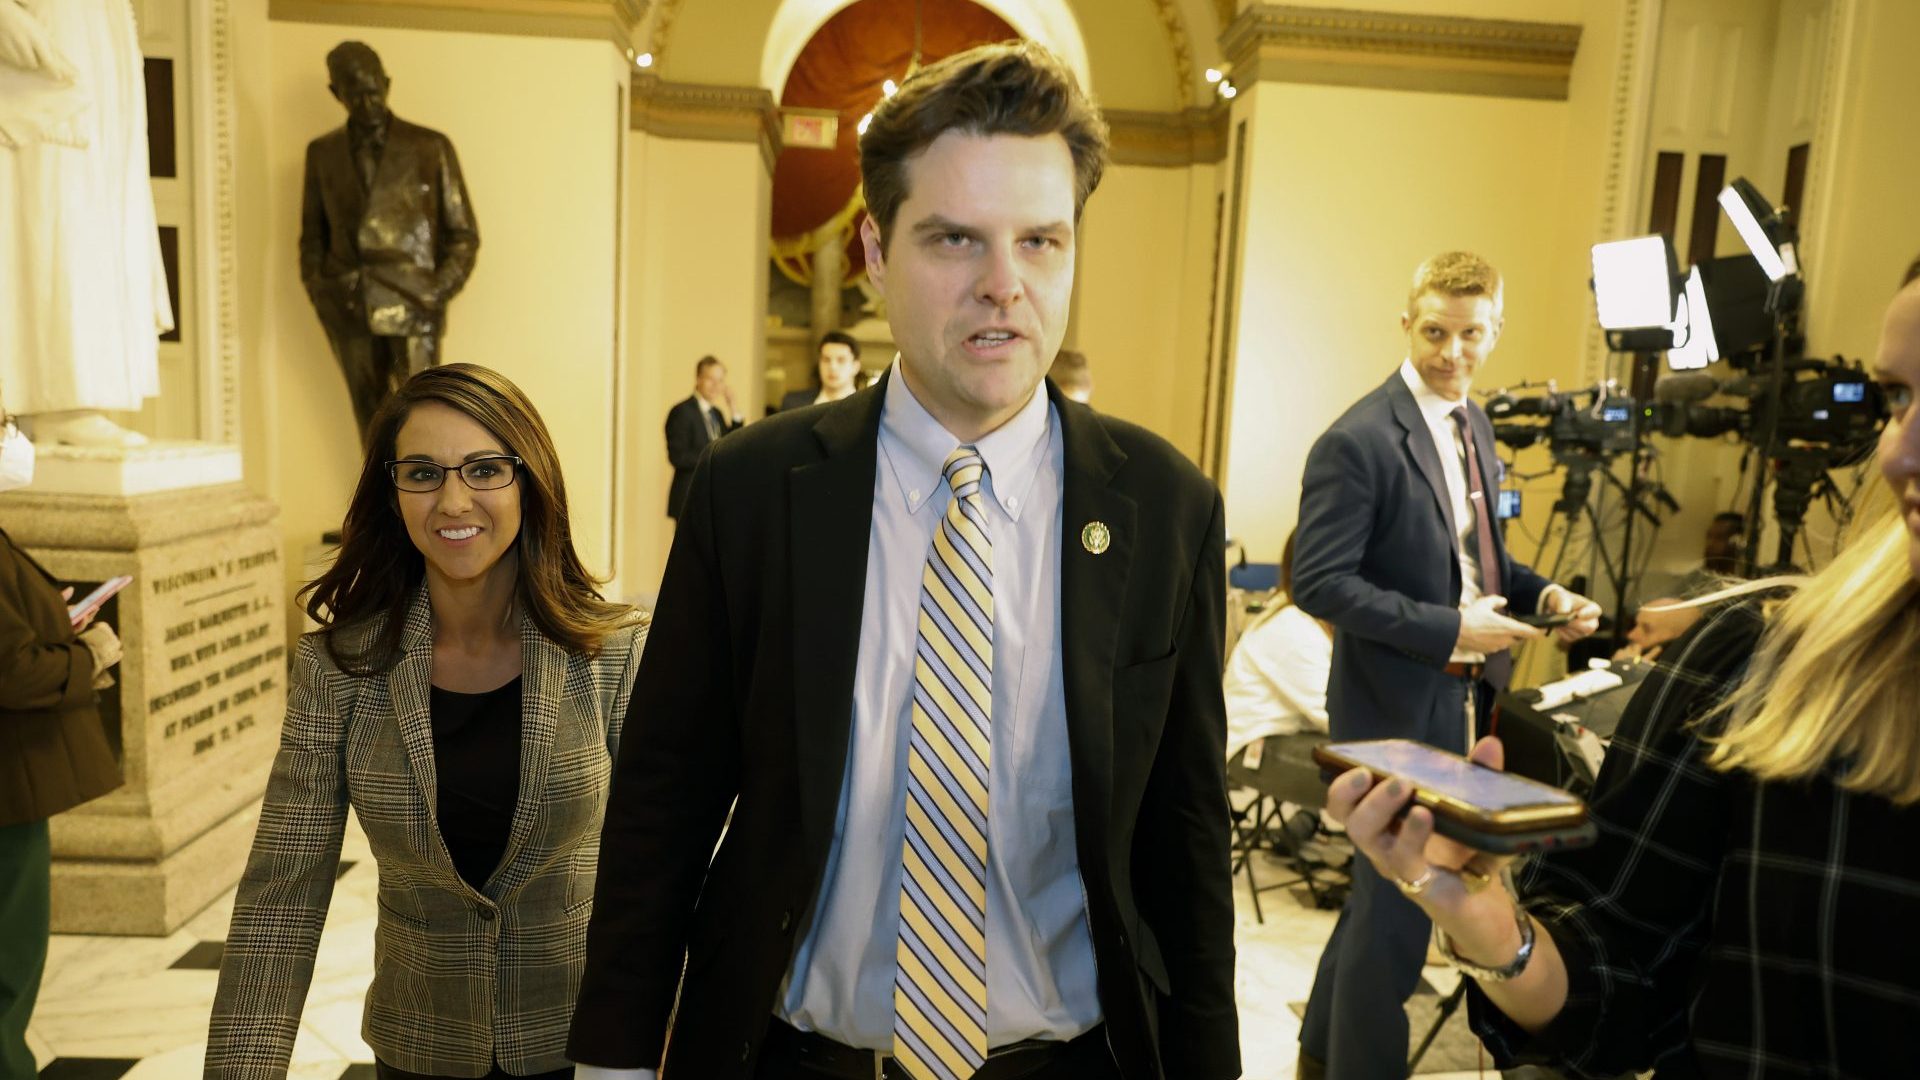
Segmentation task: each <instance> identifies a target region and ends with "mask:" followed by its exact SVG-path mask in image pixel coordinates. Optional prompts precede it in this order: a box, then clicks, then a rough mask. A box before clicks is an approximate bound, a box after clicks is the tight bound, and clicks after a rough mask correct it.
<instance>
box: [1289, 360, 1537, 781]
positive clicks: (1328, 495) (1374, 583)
mask: <svg viewBox="0 0 1920 1080" xmlns="http://www.w3.org/2000/svg"><path fill="white" fill-rule="evenodd" d="M1467 416H1468V422H1469V425H1470V426H1471V427H1472V429H1473V441H1474V452H1475V454H1476V455H1477V457H1478V458H1479V462H1480V472H1481V481H1480V483H1481V489H1482V490H1484V491H1487V492H1493V491H1495V490H1497V489H1498V488H1499V486H1500V479H1499V476H1498V475H1496V474H1495V472H1494V471H1493V466H1494V463H1495V462H1497V461H1498V460H1499V458H1497V457H1496V456H1495V454H1494V445H1493V425H1492V424H1490V423H1489V422H1488V421H1487V414H1486V413H1485V412H1483V411H1481V409H1480V406H1478V405H1475V404H1473V403H1472V402H1469V403H1468V404H1467ZM1457 536H1458V533H1457V531H1456V530H1455V528H1454V524H1453V504H1452V501H1451V499H1449V497H1448V495H1447V485H1446V476H1445V474H1443V473H1442V472H1441V471H1440V455H1439V451H1438V450H1436V449H1435V448H1434V444H1433V436H1432V434H1431V433H1430V429H1429V428H1428V427H1427V424H1426V420H1425V419H1424V418H1422V417H1421V415H1420V407H1419V406H1418V405H1417V404H1416V403H1415V402H1414V398H1413V391H1411V390H1409V389H1408V388H1407V384H1406V382H1405V380H1403V379H1402V378H1401V377H1400V372H1399V371H1398V370H1397V369H1396V370H1395V371H1394V373H1393V374H1392V375H1390V376H1388V378H1387V381H1386V382H1384V383H1382V384H1381V385H1380V386H1379V387H1378V388H1377V389H1375V390H1373V391H1372V392H1370V393H1368V394H1367V396H1365V397H1363V398H1361V399H1360V400H1359V401H1358V402H1357V403H1355V404H1354V406H1353V407H1352V408H1351V409H1348V410H1347V411H1346V413H1345V414H1344V415H1343V416H1341V417H1340V419H1338V420H1336V421H1334V422H1333V426H1332V427H1330V428H1328V429H1327V430H1326V432H1325V433H1324V434H1322V435H1321V436H1320V438H1319V439H1318V440H1317V441H1316V442H1315V443H1314V444H1313V450H1312V452H1311V453H1309V454H1308V455H1307V468H1306V475H1305V477H1304V479H1303V481H1302V486H1301V491H1300V524H1299V531H1298V533H1297V534H1296V535H1295V537H1294V556H1293V597H1294V602H1295V603H1297V604H1299V605H1300V608H1301V610H1303V611H1305V612H1307V613H1308V614H1310V615H1314V616H1317V617H1319V618H1322V619H1325V620H1327V621H1328V622H1330V623H1332V624H1333V628H1334V633H1333V669H1332V671H1331V672H1330V674H1329V676H1328V680H1327V717H1328V721H1329V725H1330V728H1331V733H1332V735H1333V737H1334V738H1335V739H1342V740H1344V739H1385V738H1415V739H1421V740H1423V741H1427V742H1436V743H1439V744H1441V745H1447V746H1452V745H1455V744H1457V743H1458V742H1459V741H1460V739H1459V733H1460V732H1462V731H1463V730H1464V729H1463V727H1462V724H1461V716H1460V704H1459V698H1458V695H1457V694H1455V695H1450V694H1447V693H1446V692H1445V691H1446V689H1447V687H1448V683H1449V677H1448V676H1447V675H1446V673H1445V671H1444V669H1445V667H1446V665H1447V657H1448V656H1449V655H1451V654H1452V652H1453V644H1454V641H1455V640H1456V639H1457V638H1458V637H1459V634H1460V611H1459V599H1460V550H1459V543H1458V540H1457ZM1494 548H1495V552H1496V554H1497V555H1498V557H1499V559H1500V562H1501V567H1502V571H1501V581H1502V582H1503V583H1504V585H1503V587H1504V589H1505V595H1506V597H1507V604H1508V608H1509V610H1512V611H1516V612H1527V611H1533V610H1534V608H1535V606H1536V605H1537V604H1538V603H1539V599H1540V592H1541V590H1542V589H1544V588H1545V587H1546V585H1547V581H1546V579H1545V578H1542V577H1541V576H1540V575H1538V574H1536V573H1534V572H1533V570H1532V569H1530V568H1529V567H1527V566H1525V565H1523V564H1521V563H1519V562H1516V561H1514V559H1513V558H1512V557H1511V556H1510V555H1509V554H1508V553H1507V545H1506V540H1505V538H1504V537H1502V536H1501V533H1500V530H1499V529H1498V528H1497V527H1496V528H1495V530H1494Z"/></svg>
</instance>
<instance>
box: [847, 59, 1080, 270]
mask: <svg viewBox="0 0 1920 1080" xmlns="http://www.w3.org/2000/svg"><path fill="white" fill-rule="evenodd" d="M949 131H962V132H965V133H967V134H969V135H1026V136H1039V135H1059V136H1060V137H1062V138H1064V139H1066V141H1067V149H1068V150H1069V151H1070V152H1071V153H1072V154H1073V213H1074V218H1075V220H1078V219H1079V216H1080V210H1081V208H1083V207H1084V206H1086V205H1087V196H1089V195H1092V194H1093V189H1094V188H1096V187H1098V186H1099V185H1100V174H1101V173H1102V172H1104V171H1105V170H1106V167H1107V122H1106V121H1105V120H1104V119H1102V118H1101V116H1100V110H1099V108H1097V107H1096V106H1095V105H1094V104H1093V102H1092V101H1090V100H1088V98H1087V96H1086V95H1085V94H1084V93H1082V92H1081V90H1080V84H1079V82H1078V81H1077V80H1075V79H1074V77H1073V72H1072V71H1071V70H1070V69H1068V67H1067V66H1066V65H1065V64H1063V63H1061V62H1060V58H1059V57H1057V56H1055V55H1053V53H1051V52H1049V51H1048V50H1047V49H1046V48H1045V47H1044V46H1042V45H1038V44H1036V43H1034V42H1031V41H1009V42H1002V43H1000V44H998V45H981V46H978V47H976V48H972V49H968V50H967V51H965V52H962V53H955V54H954V55H952V56H949V57H947V58H946V59H944V60H940V61H937V62H935V63H932V64H929V65H927V66H926V67H924V68H921V69H920V70H919V71H918V72H916V73H915V74H914V75H913V76H912V77H911V78H909V79H907V81H906V82H905V83H904V84H902V85H901V87H900V92H899V93H897V94H895V95H893V96H892V97H890V98H887V99H886V100H884V101H882V102H881V103H880V105H879V107H878V108H876V109H874V110H873V122H872V123H871V124H869V125H868V126H867V131H866V134H864V135H862V136H860V177H861V180H862V181H863V182H864V184H865V190H866V196H867V214H868V215H869V216H870V217H872V218H873V222H874V224H875V225H877V226H878V227H879V229H880V247H881V249H882V250H885V248H886V246H887V241H888V240H889V239H890V238H891V237H892V235H893V219H894V217H895V215H897V214H898V213H899V212H900V204H902V203H904V202H906V201H907V161H908V159H910V158H912V157H913V156H914V155H916V154H919V153H920V152H922V151H924V150H925V149H926V148H927V147H928V146H930V145H931V144H932V143H933V141H934V140H935V139H937V138H939V137H940V136H942V135H944V134H946V133H947V132H949Z"/></svg>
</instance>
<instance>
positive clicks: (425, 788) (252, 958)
mask: <svg viewBox="0 0 1920 1080" xmlns="http://www.w3.org/2000/svg"><path fill="white" fill-rule="evenodd" d="M341 536H342V539H341V545H340V551H339V555H338V558H337V559H336V561H335V562H334V565H333V567H332V568H331V569H329V570H328V571H327V572H326V573H325V574H324V575H322V576H321V577H320V578H319V579H318V580H316V581H314V582H313V583H312V584H310V585H308V586H307V588H306V589H304V590H302V594H303V596H305V597H306V608H307V612H308V614H309V615H311V616H312V617H313V619H314V621H316V622H317V623H319V624H320V625H321V627H322V629H320V630H318V631H315V632H313V633H310V634H307V635H306V636H305V637H303V638H301V640H300V646H299V650H298V654H297V657H296V659H295V662H294V667H293V676H292V684H291V690H290V694H289V698H288V702H287V717H286V724H285V727H284V729H283V731H282V734H281V744H280V752H279V756H278V757H277V758H276V759H275V761H274V767H273V774H272V778H271V779H270V780H269V782H268V785H267V793H266V802H265V805H264V806H263V808H262V810H261V814H260V826H259V830H258V832H257V833H256V834H255V836H254V842H253V852H252V855H251V857H250V858H249V859H248V861H247V869H246V874H245V876H244V877H243V878H242V879H241V883H240V890H239V895H238V897H237V899H236V900H235V902H234V911H233V925H232V929H231V930H230V932H229V933H228V935H227V943H226V951H225V955H224V957H223V959H222V962H221V966H220V984H219V991H218V994H217V996H216V997H215V1000H214V1005H213V1019H212V1024H211V1029H210V1031H209V1034H208V1041H207V1057H206V1075H207V1076H208V1077H221V1078H226V1077H235V1078H238V1077H262V1078H268V1077H271V1078H276V1080H277V1078H280V1077H284V1076H285V1075H286V1073H287V1066H288V1059H289V1056H290V1054H291V1052H292V1050H293V1043H294V1038H295V1035H296V1033H297V1032H298V1030H299V1026H300V1014H301V1008H302V1006H303V1005H304V1003H305V1000H306V996H307V989H308V984H309V982H310V980H311V977H312V973H313V962H314V952H315V949H316V947H317V945H318V943H319V939H320V931H321V927H322V926H323V924H324V923H325V921H326V914H327V906H328V902H329V899H330V897H331V895H332V892H333V883H334V877H335V874H336V871H337V866H338V862H339V851H340V839H341V832H342V829H343V827H344V824H345V819H346V813H347V808H348V807H349V806H351V807H352V808H353V811H354V813H355V815H356V816H357V817H358V819H359V822H360V826H361V828H362V829H364V830H365V832H366V835H367V840H368V843H369V845H370V846H371V847H372V849H373V854H374V857H375V860H376V862H377V868H378V873H379V909H378V922H377V924H376V927H375V931H374V975H373V985H372V986H371V988H370V989H369V990H368V992H367V1000H366V1012H365V1020H364V1023H363V1026H362V1037H363V1038H364V1039H365V1040H366V1042H367V1044H368V1045H369V1046H371V1047H372V1048H373V1051H374V1055H375V1057H376V1061H377V1065H376V1068H377V1071H378V1074H379V1075H380V1076H381V1077H398V1078H401V1080H408V1078H412V1077H420V1076H431V1077H481V1076H540V1077H563V1076H569V1075H571V1073H572V1068H571V1066H570V1065H569V1064H568V1063H567V1061H566V1059H565V1057H564V1049H565V1044H566V1037H567V1027H568V1023H569V1021H570V1019H571V1017H572V1014H573V1002H574V995H575V993H576V990H577V988H578V985H579V980H580V973H581V967H582V965H583V963H584V961H585V958H586V937H587V919H588V916H589V914H590V913H591V910H592V901H593V887H594V873H595V869H596V866H597V863H598V857H599V838H600V823H601V816H602V814H603V812H604V810H605V806H606V798H607V784H608V779H609V776H610V770H611V765H612V761H613V757H614V755H615V754H616V752H617V749H618V743H619V739H620V729H621V723H622V721H623V719H624V718H625V712H626V708H627V697H628V692H629V690H630V688H631V687H632V685H633V676H634V672H635V670H636V668H637V666H638V664H639V660H640V650H641V646H642V644H643V642H644V639H645V626H646V623H645V619H644V618H643V617H642V616H640V615H638V614H637V613H636V612H635V611H634V610H633V609H632V608H629V607H627V606H625V605H621V604H615V603H610V602H608V601H606V600H604V599H602V598H601V596H600V594H599V592H598V591H597V589H596V583H595V581H594V579H593V578H592V576H591V575H589V574H588V572H587V570H586V568H585V567H584V566H583V565H582V564H581V562H580V558H579V556H578V554H576V553H575V551H574V548H573V540H572V531H571V529H570V528H569V526H568V521H567V496H566V487H565V485H564V483H563V482H562V480H561V476H560V467H559V461H558V458H557V456H556V454H555V452H554V448H553V442H552V440H551V439H550V438H549V436H548V434H547V429H546V425H545V424H544V423H542V422H541V420H540V417H539V414H538V413H536V412H535V411H534V408H533V405H532V404H531V403H530V402H529V401H528V400H527V398H526V396H525V395H524V394H522V393H521V392H520V390H519V388H518V387H516V386H514V385H513V384H512V383H511V382H509V381H508V380H507V379H506V378H505V377H503V376H501V375H500V374H498V373H496V372H494V371H491V370H489V369H487V368H483V367H476V366H474V365H470V364H450V365H447V366H445V367H438V368H432V369H429V370H427V371H424V372H422V373H420V374H418V375H416V376H414V377H413V378H412V379H411V380H410V381H408V382H407V383H406V385H404V386H403V387H401V388H400V390H399V391H398V392H397V393H396V394H395V395H394V396H393V398H392V399H391V400H389V401H388V403H387V404H386V405H385V406H384V407H383V408H382V409H381V411H380V412H379V414H378V415H376V416H375V418H374V420H373V423H372V425H371V427H370V430H369V439H368V454H367V459H366V462H365V465H364V466H363V468H362V469H361V474H360V482H359V486H358V487H357V488H356V489H355V491H354V495H353V500H352V503H351V504H350V505H349V506H348V508H347V515H346V521H345V523H344V525H343V526H342V530H341Z"/></svg>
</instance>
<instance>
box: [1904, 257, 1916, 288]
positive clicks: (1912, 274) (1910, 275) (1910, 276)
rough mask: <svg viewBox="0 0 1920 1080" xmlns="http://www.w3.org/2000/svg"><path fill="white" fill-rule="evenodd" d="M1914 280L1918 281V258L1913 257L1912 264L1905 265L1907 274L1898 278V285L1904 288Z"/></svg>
mask: <svg viewBox="0 0 1920 1080" xmlns="http://www.w3.org/2000/svg"><path fill="white" fill-rule="evenodd" d="M1916 281H1920V258H1916V259H1914V260H1913V265H1912V266H1909V267H1907V276H1906V277H1903V278H1901V279H1900V287H1901V288H1903V289H1904V288H1906V287H1907V286H1909V285H1911V284H1913V283H1914V282H1916Z"/></svg>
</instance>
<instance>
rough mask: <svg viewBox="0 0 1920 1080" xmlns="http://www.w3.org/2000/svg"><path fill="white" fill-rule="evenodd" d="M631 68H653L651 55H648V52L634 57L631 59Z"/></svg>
mask: <svg viewBox="0 0 1920 1080" xmlns="http://www.w3.org/2000/svg"><path fill="white" fill-rule="evenodd" d="M633 66H634V67H643V68H650V67H652V66H653V54H652V53H650V52H643V53H641V54H640V55H639V56H636V57H634V58H633Z"/></svg>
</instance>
